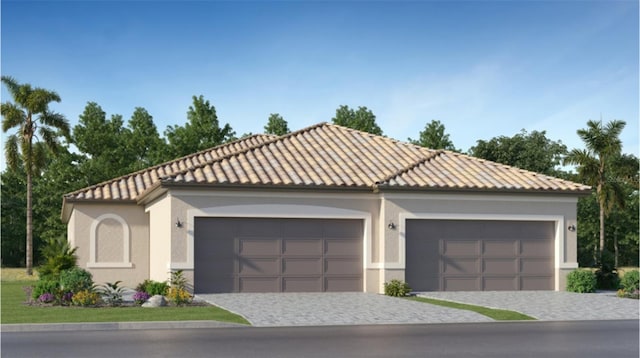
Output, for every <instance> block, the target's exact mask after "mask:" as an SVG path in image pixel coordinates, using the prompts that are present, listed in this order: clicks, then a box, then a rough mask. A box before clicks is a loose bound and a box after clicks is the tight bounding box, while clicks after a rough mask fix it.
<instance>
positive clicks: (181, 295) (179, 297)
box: [167, 287, 191, 306]
mask: <svg viewBox="0 0 640 358" xmlns="http://www.w3.org/2000/svg"><path fill="white" fill-rule="evenodd" d="M167 299H168V300H169V302H171V303H173V304H174V305H176V306H182V305H184V304H187V303H189V302H191V294H190V293H189V291H187V290H185V289H184V288H177V287H170V288H169V290H168V291H167Z"/></svg>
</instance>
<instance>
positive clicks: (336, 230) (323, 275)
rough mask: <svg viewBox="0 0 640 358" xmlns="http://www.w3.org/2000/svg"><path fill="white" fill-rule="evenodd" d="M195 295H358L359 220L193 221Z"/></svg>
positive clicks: (228, 219) (360, 244)
mask: <svg viewBox="0 0 640 358" xmlns="http://www.w3.org/2000/svg"><path fill="white" fill-rule="evenodd" d="M194 236H195V240H194V259H195V272H194V289H195V291H196V292H197V293H216V292H324V291H362V289H363V282H362V270H363V264H362V250H363V249H362V247H363V245H362V240H363V223H362V220H350V219H345V220H342V219H270V218H208V217H207V218H195V235H194Z"/></svg>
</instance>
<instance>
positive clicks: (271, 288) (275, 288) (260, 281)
mask: <svg viewBox="0 0 640 358" xmlns="http://www.w3.org/2000/svg"><path fill="white" fill-rule="evenodd" d="M239 291H240V292H280V278H279V277H278V276H272V277H240V279H239Z"/></svg>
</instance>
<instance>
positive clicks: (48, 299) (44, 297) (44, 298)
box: [38, 292, 56, 303]
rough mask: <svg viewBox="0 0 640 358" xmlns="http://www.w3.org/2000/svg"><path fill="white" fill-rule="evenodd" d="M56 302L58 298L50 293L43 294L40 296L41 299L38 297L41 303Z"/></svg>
mask: <svg viewBox="0 0 640 358" xmlns="http://www.w3.org/2000/svg"><path fill="white" fill-rule="evenodd" d="M55 300H56V297H55V296H54V295H53V293H49V292H46V293H43V294H41V295H40V297H38V301H39V302H40V303H51V302H53V301H55Z"/></svg>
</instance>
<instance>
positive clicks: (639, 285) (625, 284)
mask: <svg viewBox="0 0 640 358" xmlns="http://www.w3.org/2000/svg"><path fill="white" fill-rule="evenodd" d="M620 286H621V287H622V289H621V291H622V294H619V296H623V297H631V298H638V296H640V295H639V293H638V290H640V272H638V270H631V271H627V272H626V273H625V274H624V276H622V280H620Z"/></svg>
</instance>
